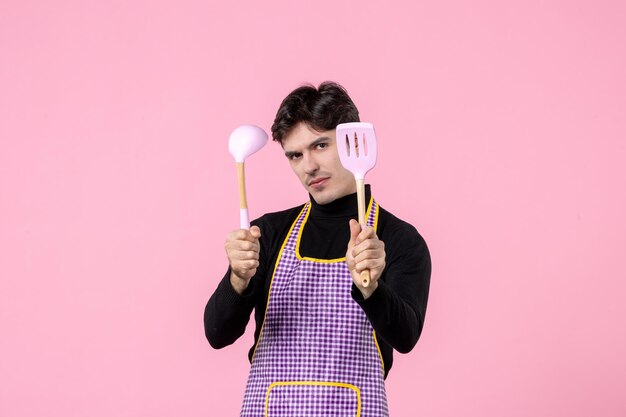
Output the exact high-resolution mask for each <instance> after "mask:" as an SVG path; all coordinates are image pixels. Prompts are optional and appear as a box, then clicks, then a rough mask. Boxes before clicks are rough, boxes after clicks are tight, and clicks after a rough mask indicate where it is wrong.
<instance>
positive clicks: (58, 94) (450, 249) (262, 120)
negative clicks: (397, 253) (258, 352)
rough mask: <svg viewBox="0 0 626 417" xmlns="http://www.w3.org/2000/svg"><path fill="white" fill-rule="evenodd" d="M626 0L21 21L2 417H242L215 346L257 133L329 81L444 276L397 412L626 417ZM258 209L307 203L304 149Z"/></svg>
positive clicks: (0, 333) (3, 43)
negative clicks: (211, 304)
mask: <svg viewBox="0 0 626 417" xmlns="http://www.w3.org/2000/svg"><path fill="white" fill-rule="evenodd" d="M625 16H626V3H624V2H622V1H597V0H595V1H591V0H586V1H545V0H544V1H534V0H533V1H522V0H520V1H439V2H427V3H426V2H409V1H405V2H391V3H388V5H386V6H382V2H373V1H368V2H363V1H351V2H339V1H329V0H323V1H316V2H304V1H295V0H290V1H287V0H284V1H277V0H272V1H264V2H260V1H259V2H243V3H242V2H236V1H231V2H223V3H222V2H221V3H213V2H207V1H205V2H201V1H172V0H157V1H131V2H129V1H117V0H114V1H92V2H87V1H76V0H70V1H62V2H59V1H54V2H53V1H49V2H46V1H29V0H3V1H2V4H1V5H0V60H1V61H0V139H1V148H0V187H1V188H0V191H1V193H0V276H1V281H0V313H1V316H0V352H1V355H0V416H2V417H25V416H53V417H56V416H81V417H82V416H92V417H100V416H116V417H123V416H133V417H136V416H157V417H160V416H233V415H237V414H238V411H239V406H240V403H241V397H242V393H243V389H244V384H245V380H246V376H247V370H248V364H247V361H246V357H245V355H246V351H247V349H248V348H249V347H250V344H251V343H252V333H251V330H252V327H253V326H249V328H248V333H247V334H246V335H245V336H244V337H243V338H242V339H240V340H239V341H237V342H236V343H235V344H234V345H233V346H231V347H229V348H227V349H224V350H221V351H215V350H212V349H211V348H210V347H209V345H208V343H207V342H206V341H205V339H204V334H203V328H202V312H203V308H204V304H205V302H206V300H207V298H208V297H209V295H210V294H211V292H212V291H213V289H214V288H215V286H216V285H217V282H218V280H219V279H220V278H221V276H222V274H223V272H224V270H225V267H226V260H225V255H224V250H223V246H222V245H223V241H224V238H225V235H226V233H227V232H228V231H229V230H230V229H233V228H236V227H237V226H238V201H237V190H236V171H235V167H234V162H233V160H232V159H231V157H230V155H229V154H228V152H227V140H228V135H229V134H230V132H231V131H232V130H233V129H234V128H235V127H237V126H238V125H239V124H242V123H255V124H258V125H260V126H262V127H264V128H265V129H269V127H270V125H271V122H272V120H273V117H274V114H275V111H276V109H277V106H278V104H279V102H280V100H281V99H282V98H283V97H284V95H286V94H287V93H288V92H289V91H291V90H292V89H293V88H295V87H297V86H298V85H300V84H301V83H302V82H305V81H311V82H314V83H319V82H321V81H323V80H326V79H333V80H337V81H339V82H341V83H342V84H344V85H345V87H346V88H347V89H348V90H349V92H350V93H351V94H352V96H353V98H354V100H355V101H356V102H357V104H358V105H359V107H360V110H361V114H362V117H363V119H364V120H368V121H372V122H373V123H375V125H376V128H377V132H378V136H379V143H380V144H379V151H380V157H379V162H378V165H377V167H376V169H375V170H374V171H373V172H372V175H370V176H369V179H370V182H371V183H372V184H373V187H374V192H375V195H376V197H377V198H378V200H379V201H380V203H381V204H382V205H383V206H384V207H386V208H388V209H390V210H392V211H393V212H394V213H396V214H397V215H398V216H400V217H401V218H404V219H405V220H407V221H409V222H411V223H412V224H414V225H415V226H416V227H417V228H418V230H420V232H421V233H422V234H423V236H424V237H425V239H426V241H427V242H428V244H429V246H430V249H431V252H432V261H433V275H432V285H431V296H430V303H429V308H428V314H427V317H426V326H425V328H424V333H423V336H422V339H421V340H420V342H419V343H418V345H417V347H416V348H415V349H414V350H413V352H411V353H410V354H408V355H399V354H396V362H395V365H394V369H393V370H392V372H391V374H390V377H389V378H388V380H387V388H388V395H389V398H390V409H391V413H392V416H396V417H398V416H446V417H447V416H461V415H462V416H466V417H467V416H472V417H473V416H476V417H478V416H480V417H484V416H535V417H540V416H558V415H564V416H624V415H626V400H625V399H624V393H623V391H624V386H625V384H626V360H625V359H624V352H626V331H625V330H624V328H625V325H624V318H625V317H626V303H624V301H623V300H624V295H625V292H626V284H625V278H626V264H625V261H624V258H625V255H624V253H625V249H626V237H625V236H626V233H625V232H626V220H625V218H626V216H625V215H624V213H625V212H626V193H625V192H624V189H625V187H624V182H625V181H624V180H625V178H626V168H625V163H624V161H625V157H626V140H625V139H626V121H625V120H626V118H625V114H626V77H625V75H624V74H626V54H625V52H624V51H625V49H624V45H625V43H626V42H625V41H626V25H625V24H624V22H625ZM247 165H248V170H247V173H248V189H249V203H250V207H251V214H252V216H253V217H257V216H259V215H261V214H262V213H264V212H268V211H275V210H278V209H282V208H286V207H290V206H293V205H297V204H300V203H302V202H303V201H304V199H305V198H306V194H305V193H304V191H303V190H302V188H301V186H300V184H299V182H298V181H297V179H296V178H295V176H294V175H293V174H292V173H291V171H290V168H289V167H288V165H287V163H286V161H285V160H284V157H283V156H282V155H281V153H280V149H279V146H278V145H277V144H275V143H270V144H268V146H267V147H266V148H265V149H263V150H262V151H260V152H259V153H258V154H256V155H255V156H254V157H253V158H251V159H250V160H249V163H248V164H247Z"/></svg>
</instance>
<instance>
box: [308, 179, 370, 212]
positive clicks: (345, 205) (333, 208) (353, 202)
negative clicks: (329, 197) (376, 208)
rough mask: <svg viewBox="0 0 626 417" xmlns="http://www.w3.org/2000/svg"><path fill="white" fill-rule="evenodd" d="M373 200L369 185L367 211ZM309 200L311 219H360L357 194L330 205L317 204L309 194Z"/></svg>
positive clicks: (366, 187)
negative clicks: (371, 199)
mask: <svg viewBox="0 0 626 417" xmlns="http://www.w3.org/2000/svg"><path fill="white" fill-rule="evenodd" d="M370 198H371V190H370V186H369V184H368V185H366V186H365V205H366V207H365V208H366V209H367V206H368V205H369V202H370ZM309 200H310V201H311V213H310V214H309V216H310V217H315V218H328V217H334V218H352V219H357V218H358V213H357V210H358V207H357V198H356V193H352V194H348V195H346V196H343V197H341V198H338V199H336V200H334V201H331V202H330V203H328V204H317V203H316V202H315V199H314V198H313V197H312V196H311V195H310V194H309Z"/></svg>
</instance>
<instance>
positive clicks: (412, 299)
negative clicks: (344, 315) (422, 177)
mask: <svg viewBox="0 0 626 417" xmlns="http://www.w3.org/2000/svg"><path fill="white" fill-rule="evenodd" d="M370 198H371V194H370V188H369V186H366V197H365V199H366V203H369V201H370ZM310 200H311V209H310V210H311V211H310V214H309V218H308V220H307V222H306V223H305V225H304V229H303V231H302V237H301V240H300V255H301V256H303V257H311V258H317V259H337V258H343V257H345V255H346V250H347V247H348V241H349V240H350V227H349V220H350V219H357V199H356V196H355V194H351V195H348V196H345V197H342V198H340V199H337V200H335V201H333V202H331V203H329V204H325V205H320V204H317V203H316V202H315V200H314V199H313V198H311V199H310ZM303 206H304V205H300V206H298V207H293V208H291V209H288V210H284V211H280V212H276V213H269V214H266V215H264V216H262V217H260V218H258V219H256V220H254V221H253V222H252V224H253V225H257V226H259V228H260V229H261V238H260V253H259V263H260V265H259V267H258V268H257V271H256V274H255V275H254V276H253V277H252V279H251V281H250V285H249V286H248V288H247V289H246V291H245V292H244V293H243V294H242V295H239V294H237V292H235V290H234V289H233V288H232V286H231V284H230V268H229V269H228V271H227V272H226V274H225V275H224V278H223V279H222V280H221V281H220V283H219V284H218V286H217V289H216V290H215V292H214V293H213V295H212V296H211V298H210V299H209V302H208V303H207V305H206V308H205V310H204V330H205V334H206V337H207V339H208V340H209V343H210V344H211V346H213V347H214V348H216V349H219V348H222V347H224V346H228V345H230V344H232V343H233V342H234V341H235V340H237V339H238V338H239V337H240V336H241V335H242V334H243V333H244V332H245V329H246V325H247V324H248V321H249V320H250V314H251V313H252V310H253V309H254V311H255V313H254V317H255V321H256V330H255V332H254V344H253V345H252V348H251V349H250V352H249V355H248V358H249V359H250V360H251V358H252V353H253V352H254V346H255V345H256V342H257V341H258V337H259V333H260V331H261V326H262V325H263V318H264V316H265V307H266V306H267V297H268V294H269V287H270V281H271V279H272V274H273V272H274V265H275V264H276V259H277V257H278V253H279V251H280V247H281V245H282V243H283V241H284V240H285V238H286V236H287V233H288V232H289V229H290V227H291V225H292V224H293V222H294V221H295V219H296V218H297V216H298V214H299V213H300V211H301V210H302V208H303ZM376 235H377V236H378V238H379V239H380V240H382V241H383V242H384V243H385V262H386V266H385V269H384V271H383V273H382V275H381V277H380V278H379V280H378V288H377V289H376V290H375V291H374V293H373V294H372V295H371V296H370V297H369V298H368V299H367V300H365V299H363V296H362V295H361V292H360V291H359V290H358V288H357V287H356V286H355V285H354V284H352V298H353V299H354V300H355V302H356V303H358V304H359V305H360V306H361V308H362V309H363V311H364V312H365V314H366V316H367V318H368V319H369V321H370V323H371V324H372V327H373V328H374V330H375V331H376V334H377V338H378V342H379V346H380V351H381V354H382V357H383V362H384V367H385V377H387V374H388V373H389V370H390V369H391V365H392V363H393V349H395V350H397V351H398V352H401V353H407V352H409V351H410V350H411V349H413V347H414V346H415V344H416V343H417V340H418V339H419V337H420V334H421V332H422V327H423V325H424V315H425V313H426V304H427V301H428V288H429V284H430V270H431V265H430V254H429V252H428V247H427V246H426V242H425V241H424V239H423V238H422V236H420V234H419V233H418V232H417V230H415V228H414V227H413V226H411V225H410V224H408V223H406V222H404V221H402V220H400V219H398V218H397V217H395V216H394V215H393V214H391V213H389V212H388V211H386V210H384V209H383V208H382V207H380V205H379V213H378V227H377V230H376Z"/></svg>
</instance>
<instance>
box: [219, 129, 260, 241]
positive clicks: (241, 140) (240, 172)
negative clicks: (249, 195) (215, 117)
mask: <svg viewBox="0 0 626 417" xmlns="http://www.w3.org/2000/svg"><path fill="white" fill-rule="evenodd" d="M266 143H267V133H265V131H264V130H263V129H261V128H260V127H258V126H254V125H242V126H239V127H238V128H237V129H235V130H234V131H233V133H231V134H230V138H229V139H228V151H229V152H230V154H231V155H232V156H233V157H234V158H235V162H236V163H237V179H238V181H239V224H240V226H241V228H242V229H249V228H250V217H249V215H248V201H247V199H246V174H245V167H244V163H245V160H246V158H247V157H249V156H250V155H252V154H253V153H255V152H256V151H258V150H259V149H261V148H262V147H263V146H265V144H266Z"/></svg>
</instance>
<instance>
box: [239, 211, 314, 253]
mask: <svg viewBox="0 0 626 417" xmlns="http://www.w3.org/2000/svg"><path fill="white" fill-rule="evenodd" d="M303 207H304V204H301V205H299V206H296V207H291V208H288V209H286V210H281V211H276V212H273V213H266V214H264V215H263V216H261V217H259V218H257V219H254V220H253V221H252V222H250V223H251V224H252V225H255V226H259V229H261V241H265V242H266V244H269V245H273V244H275V243H276V242H277V241H279V240H280V239H281V238H282V237H283V236H285V235H286V234H287V232H288V231H289V228H290V227H291V225H292V224H293V222H294V221H295V219H296V218H297V217H298V214H300V212H301V211H302V208H303Z"/></svg>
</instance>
